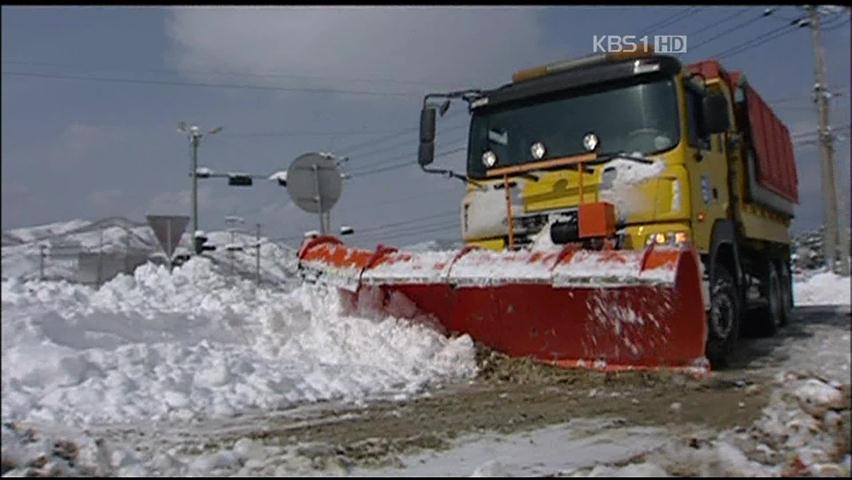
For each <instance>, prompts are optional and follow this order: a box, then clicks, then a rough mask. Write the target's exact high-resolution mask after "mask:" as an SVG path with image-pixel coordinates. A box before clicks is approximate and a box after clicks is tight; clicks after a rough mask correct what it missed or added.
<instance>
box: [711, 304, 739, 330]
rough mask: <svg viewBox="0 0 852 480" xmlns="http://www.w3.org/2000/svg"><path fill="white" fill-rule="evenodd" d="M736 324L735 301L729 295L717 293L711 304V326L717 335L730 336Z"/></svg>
mask: <svg viewBox="0 0 852 480" xmlns="http://www.w3.org/2000/svg"><path fill="white" fill-rule="evenodd" d="M733 324H734V303H733V302H732V301H731V299H730V298H728V296H727V295H717V296H716V297H715V298H714V299H713V302H712V304H711V306H710V326H711V327H712V328H713V332H714V333H715V334H716V336H717V337H719V338H721V339H725V338H728V335H729V334H730V333H731V328H732V327H733Z"/></svg>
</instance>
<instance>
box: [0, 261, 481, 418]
mask: <svg viewBox="0 0 852 480" xmlns="http://www.w3.org/2000/svg"><path fill="white" fill-rule="evenodd" d="M337 295H338V294H337V293H336V292H335V291H325V290H322V289H315V288H310V287H306V286H303V287H299V288H297V289H295V290H294V291H292V292H281V291H275V290H270V289H264V288H260V289H257V290H256V289H255V286H254V285H253V284H252V283H251V282H249V281H233V279H229V278H227V277H224V276H222V275H220V274H219V273H217V271H216V270H214V269H213V268H212V267H211V265H210V262H209V261H207V260H205V259H198V258H194V259H192V260H191V261H189V262H188V263H186V264H185V265H183V266H182V267H180V268H177V269H175V271H174V272H173V273H172V274H170V273H169V272H168V270H167V269H165V268H163V267H157V266H153V265H150V264H149V265H145V266H143V267H140V268H139V269H137V271H136V273H135V275H134V276H132V277H130V276H126V275H121V276H119V277H117V278H116V279H114V280H113V281H111V282H108V283H107V284H105V285H104V286H103V287H102V288H101V289H100V290H98V291H96V290H93V289H90V288H88V287H82V286H78V285H72V284H68V283H66V282H38V281H30V282H21V281H17V280H10V281H4V282H3V284H2V298H3V316H2V322H3V323H2V328H3V336H2V346H3V352H2V389H3V397H2V416H3V421H8V420H29V421H43V422H48V423H53V422H57V423H62V424H66V425H68V424H78V425H81V424H82V425H84V424H91V423H97V422H125V421H128V422H129V421H142V420H175V419H190V418H195V417H205V416H229V415H233V414H235V413H238V412H245V411H250V410H252V409H262V410H272V409H280V408H284V407H287V406H291V405H293V404H296V403H301V402H306V401H308V402H309V401H317V400H323V399H343V400H358V399H361V398H364V397H367V396H371V395H381V394H403V395H407V394H412V393H416V392H419V391H422V389H424V388H425V387H427V386H429V385H433V384H435V383H439V382H443V381H446V380H450V379H455V378H463V377H467V376H470V375H473V374H474V373H475V361H474V352H473V344H472V341H471V340H470V338H469V337H467V336H463V337H459V338H455V339H448V338H446V337H444V336H443V335H441V334H440V332H437V331H434V330H433V329H431V328H429V327H428V326H426V325H422V324H417V323H413V322H410V321H403V320H398V319H396V318H373V319H367V318H358V317H352V316H346V315H344V314H343V313H342V312H341V310H340V302H339V298H338V296H337Z"/></svg>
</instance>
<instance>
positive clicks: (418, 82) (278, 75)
mask: <svg viewBox="0 0 852 480" xmlns="http://www.w3.org/2000/svg"><path fill="white" fill-rule="evenodd" d="M2 63H7V64H10V65H29V66H34V67H40V66H41V67H53V68H73V69H87V70H95V71H107V72H126V73H163V74H173V75H181V74H196V75H219V76H234V77H251V78H302V79H314V80H337V81H340V80H343V81H347V82H353V83H355V82H385V83H395V84H400V85H423V86H429V87H430V88H435V87H438V85H436V84H435V82H431V81H425V80H407V79H398V78H386V77H375V78H352V77H338V76H333V77H328V76H322V75H306V74H294V73H281V72H270V73H251V72H227V71H211V70H192V69H179V70H175V69H163V68H141V69H128V68H121V67H119V68H115V67H104V66H88V67H86V66H81V65H74V64H68V63H65V64H63V63H51V62H40V61H23V60H3V61H2ZM449 87H450V85H449V84H445V85H442V86H441V88H449Z"/></svg>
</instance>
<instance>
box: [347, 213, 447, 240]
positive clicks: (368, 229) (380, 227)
mask: <svg viewBox="0 0 852 480" xmlns="http://www.w3.org/2000/svg"><path fill="white" fill-rule="evenodd" d="M458 214H459V212H458V210H457V209H454V210H448V211H444V212H440V213H433V214H432V215H426V216H424V217H418V218H411V219H408V220H401V221H399V222H391V223H385V224H382V225H374V226H372V227H365V228H359V229H358V230H356V232H355V233H356V234H357V233H366V232H373V231H377V230H385V229H387V228H391V227H400V226H406V225H410V224H412V223H418V222H422V221H424V220H433V219H436V218H446V217H449V216H450V215H458Z"/></svg>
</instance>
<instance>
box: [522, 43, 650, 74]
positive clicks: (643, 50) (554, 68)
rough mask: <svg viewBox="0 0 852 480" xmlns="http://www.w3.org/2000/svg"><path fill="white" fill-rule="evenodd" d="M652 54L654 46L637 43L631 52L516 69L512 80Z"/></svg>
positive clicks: (598, 55)
mask: <svg viewBox="0 0 852 480" xmlns="http://www.w3.org/2000/svg"><path fill="white" fill-rule="evenodd" d="M653 54H654V47H653V46H651V45H644V44H643V45H639V46H638V47H637V48H636V50H634V51H632V52H612V53H605V54H594V55H589V56H585V57H581V58H577V59H574V60H563V61H561V62H554V63H548V64H547V65H539V66H537V67H531V68H527V69H524V70H518V71H517V72H515V73H513V74H512V82H515V83H517V82H523V81H525V80H531V79H533V78H538V77H543V76H545V75H549V74H551V73H555V72H559V71H562V70H568V69H569V68H575V67H579V66H582V65H590V64H592V63H600V62H617V61H619V60H627V59H630V58H641V57H647V56H650V55H653Z"/></svg>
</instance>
